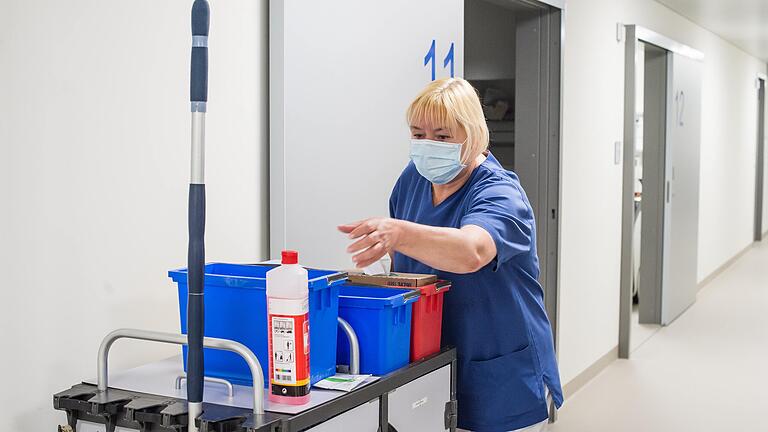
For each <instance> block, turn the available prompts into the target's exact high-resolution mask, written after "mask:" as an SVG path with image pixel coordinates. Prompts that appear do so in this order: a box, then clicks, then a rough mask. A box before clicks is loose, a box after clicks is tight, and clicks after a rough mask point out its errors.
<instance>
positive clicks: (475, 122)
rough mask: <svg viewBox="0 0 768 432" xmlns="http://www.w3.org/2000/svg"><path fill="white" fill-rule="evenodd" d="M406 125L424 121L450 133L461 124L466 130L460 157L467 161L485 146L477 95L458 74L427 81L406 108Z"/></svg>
mask: <svg viewBox="0 0 768 432" xmlns="http://www.w3.org/2000/svg"><path fill="white" fill-rule="evenodd" d="M406 118H407V120H408V125H409V126H410V125H414V124H417V123H420V122H422V121H423V122H426V123H428V124H431V125H434V126H436V127H445V128H448V130H449V131H451V133H452V134H454V133H455V132H456V131H457V130H458V129H459V128H461V129H462V130H463V131H464V132H465V133H466V134H467V141H466V144H465V145H464V146H463V148H462V155H461V160H462V162H463V163H467V162H468V161H471V160H472V159H474V158H476V157H477V156H478V155H480V154H481V153H483V152H484V151H486V150H487V149H488V140H489V135H488V125H487V124H486V123H485V115H484V114H483V107H482V105H480V98H479V97H478V96H477V91H476V90H475V89H474V87H472V85H471V84H470V83H469V82H468V81H466V80H464V79H462V78H441V79H437V80H434V81H432V82H431V83H429V84H428V85H427V86H426V87H425V88H424V90H422V91H421V93H419V95H418V96H416V99H414V100H413V102H411V105H410V106H409V107H408V110H407V111H406Z"/></svg>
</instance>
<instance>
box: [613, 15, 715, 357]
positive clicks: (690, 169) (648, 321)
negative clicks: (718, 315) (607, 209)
mask: <svg viewBox="0 0 768 432" xmlns="http://www.w3.org/2000/svg"><path fill="white" fill-rule="evenodd" d="M702 57H703V56H702V55H701V53H699V52H698V51H696V50H694V49H692V48H690V47H686V46H684V45H682V44H679V43H676V42H674V41H672V40H670V39H668V38H665V37H663V36H661V35H659V34H657V33H654V32H652V31H649V30H647V29H644V28H642V27H638V26H627V27H626V51H625V61H626V63H625V86H626V88H625V93H624V97H625V117H624V186H623V190H622V194H623V198H622V207H623V216H622V257H621V263H622V264H621V293H620V299H621V303H620V305H621V306H620V311H619V319H620V322H619V356H620V357H621V358H629V356H630V353H631V352H632V351H633V350H635V349H637V347H639V346H640V345H641V344H642V343H643V342H644V341H645V340H647V339H648V338H649V337H650V336H652V335H653V333H655V331H656V330H658V328H659V327H660V326H661V325H666V324H669V323H670V322H672V321H673V320H674V319H676V318H677V317H678V316H679V315H680V314H681V313H683V311H685V310H686V309H687V308H688V307H690V305H691V304H693V302H694V301H695V300H696V292H697V290H698V289H697V288H698V285H697V279H696V278H697V265H698V203H699V148H700V141H701V137H700V129H701V128H700V124H701V123H700V122H701V120H700V119H701V111H700V110H701V64H700V60H701V58H702Z"/></svg>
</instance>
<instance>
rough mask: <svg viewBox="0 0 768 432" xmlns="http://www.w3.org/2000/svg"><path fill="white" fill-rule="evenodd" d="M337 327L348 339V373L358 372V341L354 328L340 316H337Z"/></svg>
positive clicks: (356, 373) (357, 373) (354, 373)
mask: <svg viewBox="0 0 768 432" xmlns="http://www.w3.org/2000/svg"><path fill="white" fill-rule="evenodd" d="M338 321H339V328H341V330H342V331H343V332H344V334H345V335H347V339H348V340H349V373H351V374H352V375H359V374H360V342H359V341H358V340H357V333H355V329H353V328H352V326H351V325H349V323H348V322H347V321H346V320H345V319H344V318H342V317H339V318H338Z"/></svg>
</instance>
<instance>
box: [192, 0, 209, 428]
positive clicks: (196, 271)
mask: <svg viewBox="0 0 768 432" xmlns="http://www.w3.org/2000/svg"><path fill="white" fill-rule="evenodd" d="M209 15H210V11H209V7H208V2H207V1H206V0H195V2H194V3H193V5H192V59H191V64H190V86H189V96H190V103H191V111H192V158H191V175H190V185H189V214H188V217H189V249H188V251H187V272H188V275H187V277H188V284H189V291H188V300H187V323H188V325H187V334H188V343H189V351H188V354H187V355H188V358H187V360H188V367H187V377H188V379H187V401H188V402H189V416H190V425H193V424H194V423H193V422H194V418H195V417H197V415H199V414H200V412H201V411H202V401H203V376H204V366H203V336H204V335H203V329H204V311H205V306H204V304H205V303H204V301H203V280H204V276H205V273H204V267H205V179H204V166H205V112H206V108H207V107H206V102H207V101H208V25H209Z"/></svg>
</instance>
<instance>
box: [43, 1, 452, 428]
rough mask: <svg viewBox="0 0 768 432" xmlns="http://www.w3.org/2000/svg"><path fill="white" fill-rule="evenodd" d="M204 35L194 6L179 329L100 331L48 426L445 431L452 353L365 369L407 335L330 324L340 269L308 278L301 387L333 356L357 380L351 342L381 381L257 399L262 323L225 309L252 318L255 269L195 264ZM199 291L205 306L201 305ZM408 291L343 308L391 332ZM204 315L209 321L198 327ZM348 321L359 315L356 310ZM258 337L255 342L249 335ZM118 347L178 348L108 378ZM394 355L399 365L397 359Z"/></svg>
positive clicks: (257, 303)
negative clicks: (381, 344)
mask: <svg viewBox="0 0 768 432" xmlns="http://www.w3.org/2000/svg"><path fill="white" fill-rule="evenodd" d="M222 4H223V3H222ZM208 29H209V6H208V3H207V1H206V0H195V1H194V4H193V6H192V55H191V68H190V69H191V80H190V102H191V112H192V143H191V144H192V145H191V147H192V157H191V176H190V177H191V178H190V184H189V245H188V261H187V268H186V269H181V270H177V271H171V272H170V276H171V277H172V278H173V279H174V280H175V281H176V282H177V283H178V289H179V294H180V297H179V307H180V309H179V310H180V313H181V330H182V332H181V333H162V332H156V331H149V330H138V329H119V330H115V331H113V332H111V333H109V334H108V335H107V336H106V337H105V338H104V339H103V340H102V342H101V344H100V346H99V348H98V357H97V371H96V378H94V379H89V378H85V380H84V381H81V382H78V383H76V384H74V385H73V386H72V387H71V388H69V389H67V390H64V391H62V392H59V393H57V394H55V395H54V396H53V406H54V408H55V409H57V410H60V411H62V412H64V413H66V421H65V422H63V424H61V425H59V427H58V431H59V432H95V431H99V432H101V431H104V432H116V431H118V432H125V431H141V432H155V431H168V432H170V431H175V432H198V431H202V432H213V431H216V432H256V431H259V432H267V431H269V432H288V431H303V430H310V431H315V432H320V431H355V432H357V431H363V432H364V431H370V432H376V431H399V432H407V431H419V432H422V431H427V432H429V431H444V430H450V431H453V430H454V429H455V427H456V351H455V349H453V348H444V349H442V350H441V351H439V352H437V353H434V354H432V355H430V356H427V357H426V358H423V359H421V360H419V361H416V362H412V363H408V355H407V354H405V356H402V355H401V356H399V357H397V359H394V358H393V359H390V358H389V357H387V358H386V359H385V360H392V361H390V362H387V363H385V364H383V366H382V365H381V364H378V363H376V361H375V360H377V359H376V357H377V356H378V355H379V354H371V353H370V352H368V351H367V350H368V348H367V347H368V346H377V345H376V344H375V343H374V344H372V343H370V342H371V341H370V340H369V339H368V338H372V337H382V338H384V337H386V338H396V337H401V338H402V337H406V338H407V337H409V333H410V327H407V326H406V327H403V328H400V330H399V331H398V332H397V334H393V332H386V331H382V332H377V331H372V330H371V328H369V327H366V328H365V329H364V330H363V331H362V332H361V333H360V334H358V333H357V332H356V331H355V326H358V327H360V328H361V329H363V327H362V324H360V323H362V322H364V320H363V321H360V323H358V324H356V323H350V322H348V321H346V320H344V319H343V318H342V317H339V316H338V306H339V304H338V301H339V299H341V298H343V296H342V297H340V298H336V303H334V292H335V291H334V290H338V289H339V287H336V284H337V283H338V282H340V281H343V280H345V279H346V275H345V274H342V273H339V272H322V271H319V273H317V272H316V273H315V274H314V276H315V277H313V278H312V279H311V280H310V300H309V301H310V303H313V302H314V304H311V305H310V322H311V323H312V322H314V323H316V324H317V325H318V327H319V328H318V330H312V329H310V338H313V337H314V338H321V339H319V340H313V342H312V343H313V344H314V345H315V347H313V348H312V350H315V351H316V352H317V355H315V356H314V357H313V355H312V353H310V369H311V373H312V374H313V376H312V377H311V378H312V382H316V381H317V380H320V379H322V378H323V377H327V376H328V375H330V374H333V373H334V371H335V366H336V365H335V362H336V360H337V359H341V360H342V361H343V362H344V363H345V364H346V365H345V366H346V367H347V368H348V369H349V371H350V372H351V373H353V374H357V373H359V372H360V363H361V362H360V358H361V346H362V347H363V348H364V349H365V350H366V352H364V353H363V354H362V356H363V357H365V356H369V358H370V360H371V361H372V363H371V364H372V365H374V366H372V368H373V369H372V370H373V371H375V372H376V373H379V374H380V376H371V377H369V378H367V379H366V381H365V382H363V383H362V384H361V385H360V386H358V387H357V388H355V389H354V390H352V391H350V392H342V391H336V390H322V389H318V388H313V389H312V391H311V393H310V396H311V398H310V401H309V403H307V404H305V405H301V406H294V405H282V404H276V403H272V402H269V401H268V400H267V398H266V397H265V396H266V394H267V393H266V392H267V391H268V390H267V389H265V374H264V370H263V367H264V366H266V364H267V362H266V361H265V356H266V354H265V343H266V341H265V339H266V334H265V333H266V323H264V325H263V326H261V325H260V321H259V319H260V318H258V317H257V318H256V319H254V320H252V321H253V323H254V324H253V325H254V327H253V329H255V328H258V327H261V330H258V331H250V332H248V331H246V332H245V333H244V334H238V333H237V332H238V331H242V328H241V327H238V326H235V325H232V322H231V321H227V319H226V317H227V313H226V312H231V310H228V309H227V308H230V306H231V305H238V306H240V307H244V308H245V309H244V310H245V311H246V313H248V314H250V313H251V312H253V311H259V310H261V308H262V306H263V302H264V300H263V294H264V293H263V289H262V290H261V291H259V290H260V289H261V288H263V287H262V286H261V285H260V284H261V282H259V279H260V276H261V275H260V273H259V272H263V271H265V269H264V267H259V266H252V267H250V266H249V267H245V268H244V267H238V268H237V269H236V270H238V271H243V270H246V271H248V272H251V273H250V274H247V275H242V274H239V275H233V274H226V273H227V272H230V273H231V272H232V271H234V270H233V267H232V266H231V265H228V264H208V265H206V264H205V245H204V231H205V182H204V151H205V134H204V132H205V113H206V111H207V96H208ZM254 273H255V274H254ZM313 284H314V285H313ZM222 287H223V288H233V289H237V290H245V289H250V290H252V291H251V292H248V293H246V294H245V296H243V293H238V294H237V295H238V297H236V298H235V297H232V292H229V291H231V290H227V289H220V288H222ZM204 288H205V289H204ZM206 291H208V292H207V294H208V300H207V302H206V301H204V299H205V294H206ZM353 291H354V290H353ZM336 294H338V292H337V291H336ZM418 295H419V294H418V293H414V294H411V293H408V292H404V293H399V294H398V293H393V292H389V293H386V294H385V295H383V296H380V297H381V298H372V297H371V296H370V295H362V294H361V293H360V292H359V290H358V291H356V292H352V294H351V295H350V296H349V297H355V298H354V299H350V300H348V303H349V304H351V305H352V306H351V307H363V308H366V307H369V306H367V305H373V306H370V307H372V308H373V309H376V310H377V311H378V312H377V313H378V314H379V315H380V316H382V317H385V318H388V319H395V318H394V317H397V318H396V319H397V320H398V321H397V323H398V324H402V325H405V324H408V325H410V318H411V315H410V312H411V309H410V307H411V305H410V303H412V302H413V301H415V297H417V296H418ZM233 299H234V300H233ZM243 299H245V300H243ZM361 305H362V306H361ZM334 306H335V309H334ZM406 306H407V308H406ZM206 309H207V310H206ZM406 309H407V310H406ZM334 311H335V313H334ZM204 312H206V313H208V314H209V315H208V322H206V320H205V319H204V316H205V314H204ZM352 316H355V317H357V318H359V316H358V315H357V314H353V315H352ZM357 318H356V319H357ZM313 320H314V321H313ZM380 323H381V324H382V325H390V324H391V321H387V320H386V319H381V320H380ZM388 323H389V324H388ZM311 325H314V324H311ZM204 334H205V335H207V336H204ZM260 334H261V335H262V336H264V337H261V338H260V337H259V335H260ZM337 334H338V335H340V336H339V339H338V340H341V341H343V343H344V347H345V351H344V353H343V355H342V356H341V357H338V352H337V350H335V349H331V348H329V346H324V342H323V340H325V341H328V343H329V344H330V343H331V341H332V343H333V344H334V345H335V343H336V342H337ZM313 335H314V336H313ZM398 335H402V336H398ZM213 336H220V337H213ZM322 338H324V339H322ZM359 338H364V339H363V340H362V341H361V340H360V339H359ZM122 339H134V340H143V341H148V342H159V343H166V344H175V345H180V346H182V347H185V348H184V351H183V353H182V354H180V355H178V356H175V357H171V358H168V359H165V360H162V361H157V362H152V363H148V364H145V365H141V366H139V367H136V368H133V369H130V370H126V371H119V372H113V373H110V372H109V368H108V365H109V354H110V350H111V348H112V346H113V345H114V344H115V343H117V342H118V341H120V340H122ZM391 340H394V339H391ZM409 340H410V339H408V340H406V341H405V342H403V341H402V340H400V341H399V342H398V343H397V345H398V346H405V347H407V346H408V345H409V344H408V342H409ZM318 341H319V342H318ZM361 342H363V343H361ZM393 343H394V342H393ZM317 345H319V346H317ZM94 351H96V350H94ZM204 352H205V353H206V354H205V356H204V355H203V354H204ZM381 354H382V355H383V353H381ZM401 357H402V358H403V360H402V361H400V360H398V359H399V358H401Z"/></svg>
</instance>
